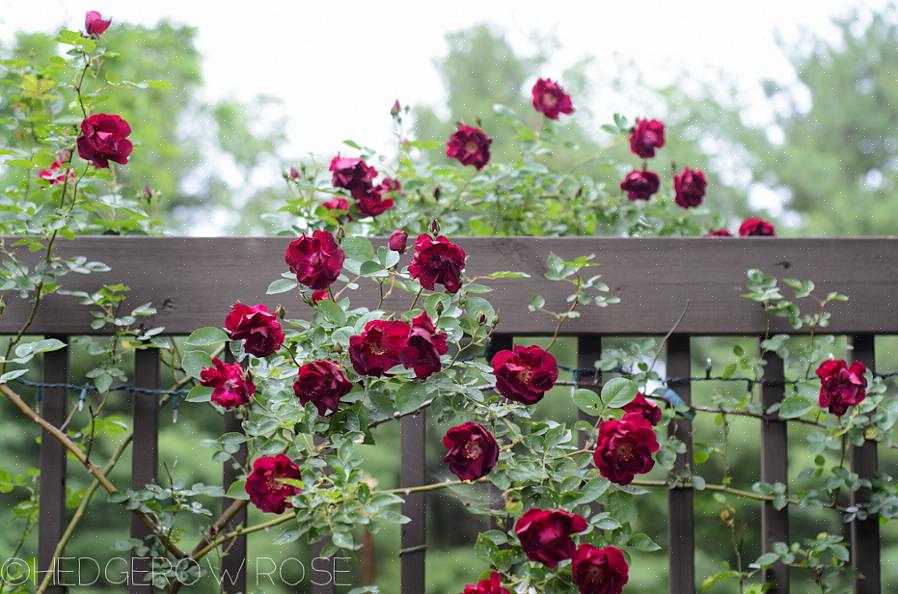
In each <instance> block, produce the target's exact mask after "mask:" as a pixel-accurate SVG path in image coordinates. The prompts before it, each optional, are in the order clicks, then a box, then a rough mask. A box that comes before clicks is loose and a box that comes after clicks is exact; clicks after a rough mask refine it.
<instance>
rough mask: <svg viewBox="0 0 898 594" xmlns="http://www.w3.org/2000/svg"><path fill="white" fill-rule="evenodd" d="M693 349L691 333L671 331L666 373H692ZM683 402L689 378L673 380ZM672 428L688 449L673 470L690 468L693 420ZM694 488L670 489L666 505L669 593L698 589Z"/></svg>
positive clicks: (687, 397) (688, 396)
mask: <svg viewBox="0 0 898 594" xmlns="http://www.w3.org/2000/svg"><path fill="white" fill-rule="evenodd" d="M691 356H692V355H691V350H690V346H689V336H686V335H683V334H672V335H671V336H670V338H669V339H668V341H667V376H668V377H689V376H690V375H691V367H692V365H691ZM672 387H673V389H674V390H675V391H676V392H677V394H679V396H680V398H682V399H683V402H685V403H686V404H690V403H691V402H692V394H691V386H690V382H689V381H688V380H681V381H679V382H676V383H674V384H672ZM671 431H672V432H673V433H674V434H675V435H676V437H677V439H679V440H680V441H682V442H683V443H685V444H686V453H685V454H680V455H679V456H677V460H676V463H675V464H674V472H676V473H683V472H688V471H689V470H690V469H691V468H692V422H691V421H689V419H677V420H676V421H674V422H673V423H672V426H671ZM692 495H693V493H692V488H691V487H688V488H673V489H670V490H669V491H668V492H667V508H668V515H669V516H670V517H669V519H668V523H667V548H668V555H669V560H670V561H669V563H670V567H669V569H670V586H669V592H670V594H694V593H695V534H694V533H693V524H694V521H695V520H694V510H693V503H692Z"/></svg>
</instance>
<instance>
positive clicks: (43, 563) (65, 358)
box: [37, 336, 69, 594]
mask: <svg viewBox="0 0 898 594" xmlns="http://www.w3.org/2000/svg"><path fill="white" fill-rule="evenodd" d="M54 338H59V339H60V340H62V341H63V342H65V343H68V337H66V336H60V337H54ZM68 381H69V348H68V346H65V347H63V348H61V349H59V350H58V351H51V352H49V353H44V383H51V384H64V383H67V382H68ZM39 389H40V388H39ZM67 396H68V393H67V391H66V389H65V388H46V389H44V390H43V393H42V394H41V410H40V411H39V412H40V414H41V415H42V416H43V417H44V418H45V419H46V420H47V421H49V422H50V423H52V424H53V425H55V426H56V427H61V426H62V424H63V423H64V422H65V417H66V401H67V399H68V398H67ZM40 469H41V475H40V516H39V518H40V519H39V527H38V536H37V540H38V569H39V571H41V572H44V571H48V570H49V568H50V561H51V560H52V559H53V552H54V551H55V550H56V544H57V543H58V542H59V539H60V538H61V537H62V532H63V530H64V528H65V479H66V451H65V448H63V446H62V444H61V443H59V442H58V441H56V440H55V439H54V438H53V437H51V436H50V434H49V433H47V432H46V431H42V432H41V447H40ZM57 575H58V574H57ZM38 577H39V578H40V577H43V574H42V573H39V574H38ZM51 583H54V584H55V583H56V579H55V576H54V579H53V581H52V582H51ZM47 592H48V593H49V594H62V593H63V592H65V587H63V586H51V587H50V589H49V590H47Z"/></svg>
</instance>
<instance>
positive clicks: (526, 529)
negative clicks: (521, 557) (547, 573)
mask: <svg viewBox="0 0 898 594" xmlns="http://www.w3.org/2000/svg"><path fill="white" fill-rule="evenodd" d="M587 526H588V524H587V523H586V520H584V519H583V518H581V517H580V516H578V515H577V514H572V513H570V512H566V511H564V510H563V509H555V510H544V509H537V508H533V509H530V510H527V512H526V513H525V514H524V515H523V516H521V519H520V520H518V521H517V523H516V524H515V525H514V532H515V534H516V535H517V536H518V540H519V541H521V549H523V551H524V554H526V555H527V558H528V559H530V560H531V561H537V562H539V563H542V564H543V565H546V566H548V567H552V568H554V567H555V566H556V565H558V563H559V562H561V561H564V560H565V559H570V558H571V557H573V556H574V553H575V552H576V547H575V546H574V541H573V540H571V534H575V533H577V532H583V531H584V530H586V528H587Z"/></svg>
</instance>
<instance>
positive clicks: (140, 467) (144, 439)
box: [129, 349, 159, 594]
mask: <svg viewBox="0 0 898 594" xmlns="http://www.w3.org/2000/svg"><path fill="white" fill-rule="evenodd" d="M134 385H135V386H137V387H139V388H153V389H154V388H158V387H159V351H158V350H157V349H144V350H139V351H136V352H135V353H134ZM132 397H133V403H134V404H133V424H134V442H133V443H132V444H131V488H132V489H135V490H139V489H143V488H144V487H145V486H146V485H148V484H150V483H153V482H155V481H156V468H157V465H158V459H159V397H158V396H157V395H155V394H141V393H140V392H135V393H134V394H133V395H132ZM148 534H149V529H148V528H147V527H146V526H144V525H143V523H142V522H141V521H140V520H138V519H137V518H136V517H135V516H131V538H139V539H143V538H144V537H146V536H147V535H148ZM149 570H150V560H149V558H147V557H137V556H134V555H133V553H132V559H131V572H130V573H131V576H130V577H131V583H130V586H129V590H130V592H131V593H132V594H148V593H150V592H152V591H153V588H152V586H150V585H149V584H147V583H144V581H143V580H144V578H145V577H146V575H147V573H148V572H149Z"/></svg>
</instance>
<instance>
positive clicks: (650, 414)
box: [623, 392, 663, 426]
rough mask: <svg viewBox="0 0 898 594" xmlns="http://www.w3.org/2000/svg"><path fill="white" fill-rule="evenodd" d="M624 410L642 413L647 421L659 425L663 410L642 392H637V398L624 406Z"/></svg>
mask: <svg viewBox="0 0 898 594" xmlns="http://www.w3.org/2000/svg"><path fill="white" fill-rule="evenodd" d="M623 410H624V412H635V413H638V414H640V415H642V416H643V417H644V418H645V420H646V421H648V422H649V423H651V424H652V426H654V425H657V424H658V423H659V422H661V416H662V414H663V413H662V411H661V409H660V408H658V407H657V406H656V405H655V403H654V402H652V401H651V400H649V399H647V398H646V397H645V394H643V393H642V392H637V393H636V398H634V399H633V400H631V401H630V402H628V403H627V404H626V405H625V406H624V407H623Z"/></svg>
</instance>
